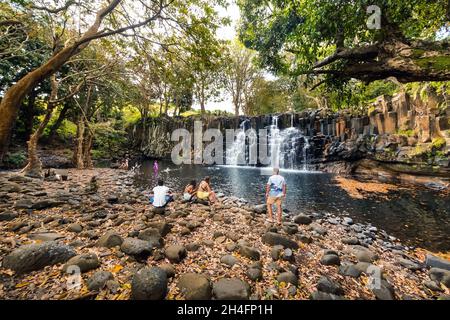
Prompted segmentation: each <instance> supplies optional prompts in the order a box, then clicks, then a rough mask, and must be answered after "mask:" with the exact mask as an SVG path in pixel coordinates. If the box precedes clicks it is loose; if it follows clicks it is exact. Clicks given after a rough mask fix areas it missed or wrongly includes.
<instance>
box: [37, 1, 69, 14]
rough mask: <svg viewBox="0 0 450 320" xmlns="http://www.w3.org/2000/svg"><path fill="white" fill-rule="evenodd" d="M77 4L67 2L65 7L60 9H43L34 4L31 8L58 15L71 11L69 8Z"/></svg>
mask: <svg viewBox="0 0 450 320" xmlns="http://www.w3.org/2000/svg"><path fill="white" fill-rule="evenodd" d="M75 3H76V1H74V0H69V1H67V2H66V4H65V5H63V6H62V7H59V8H47V7H41V6H37V5H34V4H32V5H30V8H31V9H34V10H41V11H46V12H48V13H51V14H57V13H60V12H62V11H66V10H67V9H69V7H70V6H71V5H74V4H75Z"/></svg>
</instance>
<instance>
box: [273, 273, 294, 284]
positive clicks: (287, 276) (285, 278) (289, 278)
mask: <svg viewBox="0 0 450 320" xmlns="http://www.w3.org/2000/svg"><path fill="white" fill-rule="evenodd" d="M277 281H278V282H280V283H281V282H284V283H286V284H287V283H290V284H292V285H294V286H297V285H298V278H297V276H296V275H295V274H293V273H292V272H290V271H288V272H283V273H280V274H279V275H278V276H277Z"/></svg>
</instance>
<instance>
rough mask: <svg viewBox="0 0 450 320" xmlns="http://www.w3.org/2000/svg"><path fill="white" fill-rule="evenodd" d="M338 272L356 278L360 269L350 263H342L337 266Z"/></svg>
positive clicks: (359, 273)
mask: <svg viewBox="0 0 450 320" xmlns="http://www.w3.org/2000/svg"><path fill="white" fill-rule="evenodd" d="M366 270H367V269H366ZM339 273H340V274H342V275H344V276H348V277H353V278H358V277H359V276H360V275H361V273H362V271H361V270H359V269H358V268H356V267H355V265H354V264H352V263H342V264H341V265H340V267H339Z"/></svg>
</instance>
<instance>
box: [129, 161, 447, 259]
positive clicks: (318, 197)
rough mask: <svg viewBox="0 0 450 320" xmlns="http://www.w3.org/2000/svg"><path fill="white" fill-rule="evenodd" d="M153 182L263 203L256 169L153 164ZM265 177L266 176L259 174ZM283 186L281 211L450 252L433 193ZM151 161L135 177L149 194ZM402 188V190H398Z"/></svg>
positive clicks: (310, 183) (326, 181) (307, 177)
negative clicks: (368, 194) (335, 219)
mask: <svg viewBox="0 0 450 320" xmlns="http://www.w3.org/2000/svg"><path fill="white" fill-rule="evenodd" d="M159 168H160V170H159V177H160V178H162V179H164V181H165V183H166V185H168V186H169V187H171V188H173V189H174V190H180V191H181V190H182V188H183V187H184V186H185V185H186V184H187V183H188V182H189V181H190V180H192V179H197V180H198V181H199V180H200V179H201V178H203V177H205V176H207V175H209V176H211V178H212V186H213V189H215V190H216V191H217V192H223V193H225V194H226V195H233V196H237V197H240V198H245V199H246V200H248V201H249V202H250V203H254V204H259V203H264V188H265V184H266V182H267V179H268V176H267V175H263V174H261V170H260V169H257V168H239V167H220V166H215V167H206V166H198V165H184V166H181V167H180V166H175V165H174V164H172V163H170V162H159ZM264 173H268V171H264ZM281 174H282V175H283V176H284V177H285V178H286V181H287V184H288V195H287V199H286V202H285V207H286V208H287V209H288V210H289V211H290V212H291V213H292V214H296V213H300V212H306V213H308V212H331V213H333V214H336V215H343V216H344V215H345V216H349V217H351V218H352V219H353V220H354V222H361V223H370V224H372V225H373V226H376V227H377V228H379V229H383V230H385V231H386V232H388V233H389V234H390V235H393V236H395V237H397V238H399V239H401V240H402V241H403V242H404V243H405V244H408V245H416V246H420V247H423V248H426V249H429V250H433V251H448V250H449V249H450V238H449V235H450V197H449V196H448V195H447V196H443V195H442V194H440V193H438V192H437V191H434V190H430V189H426V188H420V187H417V186H414V187H412V186H407V188H404V189H402V190H398V191H394V192H391V193H390V194H389V195H388V200H386V199H380V198H373V199H354V198H351V197H350V196H349V195H348V194H347V192H346V191H345V190H343V189H341V188H340V187H339V186H338V185H337V184H336V183H334V182H333V175H332V174H326V173H312V172H298V171H297V172H295V171H292V172H291V171H283V170H282V171H281ZM156 180H157V178H156V177H155V175H154V172H153V162H152V161H145V162H143V163H142V166H141V168H140V170H139V173H138V175H137V176H136V184H138V185H139V186H141V187H143V188H145V189H149V188H152V187H153V186H154V185H155V184H156ZM403 187H404V186H403Z"/></svg>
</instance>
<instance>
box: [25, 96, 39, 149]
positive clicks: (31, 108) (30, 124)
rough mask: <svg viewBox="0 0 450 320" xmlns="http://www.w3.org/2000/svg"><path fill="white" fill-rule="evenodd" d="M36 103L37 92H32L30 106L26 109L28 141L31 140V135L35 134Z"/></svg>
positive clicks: (29, 99)
mask: <svg viewBox="0 0 450 320" xmlns="http://www.w3.org/2000/svg"><path fill="white" fill-rule="evenodd" d="M35 102H36V91H35V90H32V91H31V92H30V94H29V95H28V104H27V107H26V109H25V119H24V125H25V140H26V141H28V140H29V139H30V136H31V134H32V133H33V124H34V113H35V110H34V104H35Z"/></svg>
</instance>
